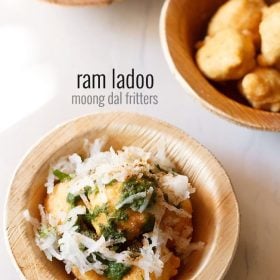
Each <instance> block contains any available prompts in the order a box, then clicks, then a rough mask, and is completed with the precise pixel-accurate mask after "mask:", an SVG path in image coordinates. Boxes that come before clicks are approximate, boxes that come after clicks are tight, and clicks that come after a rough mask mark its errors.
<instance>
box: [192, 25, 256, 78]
mask: <svg viewBox="0 0 280 280" xmlns="http://www.w3.org/2000/svg"><path fill="white" fill-rule="evenodd" d="M196 60H197V64H198V66H199V68H200V70H201V71H202V72H203V73H204V74H205V75H206V76H207V77H208V78H209V79H211V80H214V81H227V80H238V79H240V78H242V77H243V76H244V75H245V74H246V73H248V72H249V71H251V70H252V69H253V68H254V67H255V47H254V44H253V40H252V38H251V37H250V36H246V35H244V34H242V33H240V32H239V31H237V30H235V29H233V28H227V29H223V30H221V31H219V32H218V33H216V34H215V35H214V36H213V37H206V39H205V41H204V42H203V44H202V46H201V47H200V48H199V49H198V51H197V54H196Z"/></svg>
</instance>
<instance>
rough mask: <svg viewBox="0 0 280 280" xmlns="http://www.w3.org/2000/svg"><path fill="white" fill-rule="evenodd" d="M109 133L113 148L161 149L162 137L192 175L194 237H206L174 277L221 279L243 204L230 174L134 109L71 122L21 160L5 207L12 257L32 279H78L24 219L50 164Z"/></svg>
mask: <svg viewBox="0 0 280 280" xmlns="http://www.w3.org/2000/svg"><path fill="white" fill-rule="evenodd" d="M102 136H106V137H107V138H108V144H107V145H106V147H105V149H107V148H109V147H110V146H113V147H114V148H115V149H120V148H121V147H123V146H129V145H134V146H139V147H142V148H144V149H145V150H148V151H152V152H155V151H156V147H157V146H158V145H159V143H160V142H161V141H164V143H165V145H166V148H167V154H168V156H169V157H170V159H171V160H172V161H174V163H175V164H176V165H177V168H178V169H179V170H180V171H181V172H182V173H184V174H187V175H188V176H189V178H190V181H191V183H192V185H193V186H194V187H195V188H196V193H195V194H194V195H193V196H192V204H193V209H194V215H193V223H194V234H193V240H194V241H203V242H205V244H206V246H205V248H204V249H203V250H202V251H197V252H194V253H193V254H192V255H191V256H190V258H189V259H188V263H187V265H186V266H184V267H183V268H182V269H181V271H180V274H179V276H178V277H176V279H180V280H183V279H184V280H186V279H203V280H206V279H207V280H211V279H213V280H217V279H221V278H222V277H223V275H224V273H225V272H226V270H227V268H228V266H229V264H230V262H231V260H232V257H233V255H234V252H235V248H236V245H237V240H238V234H239V212H238V205H237V202H236V199H235V196H234V193H233V190H232V187H231V183H230V180H229V178H228V177H227V175H226V173H225V171H224V170H223V168H222V167H221V165H220V164H219V163H218V162H217V160H216V159H215V158H214V157H213V156H212V155H211V154H210V153H209V152H208V151H207V150H206V149H205V148H204V147H202V146H201V145H200V144H198V143H197V142H196V141H194V140H193V139H191V138H190V137H189V136H187V135H186V134H185V133H184V132H182V131H181V130H179V129H177V128H175V127H172V126H170V125H168V124H166V123H164V122H161V121H158V120H155V119H152V118H149V117H145V116H141V115H138V114H133V113H99V114H95V115H89V116H85V117H82V118H79V119H76V120H73V121H71V122H69V123H67V124H65V125H63V126H61V127H59V128H57V129H56V130H54V131H53V132H51V133H50V134H49V135H48V136H46V137H45V138H44V139H43V140H41V141H40V143H39V144H38V145H37V146H35V147H34V148H33V149H32V151H31V152H30V153H29V154H28V156H27V157H26V158H25V159H24V160H23V162H22V163H21V165H20V167H19V168H18V170H17V172H16V174H15V177H14V179H13V181H12V184H11V187H10V192H9V196H8V201H7V209H6V215H7V216H6V233H7V238H8V242H9V245H10V248H11V252H12V254H13V256H14V259H15V261H16V263H17V265H18V267H19V268H20V270H21V271H22V273H23V275H24V276H25V278H26V279H28V280H41V279H59V280H64V279H73V277H72V276H71V275H67V274H66V272H65V271H64V266H63V264H62V263H59V262H49V261H48V260H47V259H46V257H45V256H44V254H43V253H42V252H41V251H40V250H39V248H38V247H37V246H36V245H35V242H34V232H33V230H32V226H31V225H30V224H29V223H28V222H26V221H25V220H24V219H23V216H22V212H23V210H25V209H29V211H30V213H31V215H32V216H34V217H37V218H38V217H39V212H38V208H37V206H38V204H39V203H42V202H43V200H44V197H45V195H46V189H45V187H44V183H45V180H46V177H47V174H48V168H49V164H50V163H52V162H53V161H56V160H57V159H58V158H59V157H61V156H64V155H68V154H71V153H74V152H78V153H81V152H82V150H83V142H84V139H85V138H87V139H89V140H91V141H93V140H94V139H95V138H99V137H102Z"/></svg>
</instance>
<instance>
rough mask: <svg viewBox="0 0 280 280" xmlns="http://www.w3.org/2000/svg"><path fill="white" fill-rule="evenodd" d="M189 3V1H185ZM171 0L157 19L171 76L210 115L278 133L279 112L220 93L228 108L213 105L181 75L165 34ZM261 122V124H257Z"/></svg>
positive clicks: (244, 125)
mask: <svg viewBox="0 0 280 280" xmlns="http://www.w3.org/2000/svg"><path fill="white" fill-rule="evenodd" d="M187 1H191V0H187ZM172 2H173V0H165V2H164V4H163V6H162V9H161V13H160V19H159V35H160V42H161V47H162V51H163V54H164V57H165V60H166V62H167V64H168V66H169V69H170V71H171V74H172V75H173V76H175V79H176V80H177V81H178V82H179V83H180V84H181V86H182V87H183V88H184V89H185V90H186V91H187V93H190V95H191V96H193V97H194V98H195V99H196V100H198V101H199V102H200V103H201V104H202V105H203V106H204V107H205V108H206V109H208V110H210V111H211V112H212V113H214V114H216V115H218V116H219V117H222V118H223V119H226V120H229V121H231V122H232V123H235V124H237V125H240V126H243V127H247V128H253V129H257V130H263V131H273V132H279V131H280V112H279V113H273V112H268V111H264V110H258V109H254V108H251V107H249V106H246V105H243V104H241V103H239V102H237V101H235V100H233V99H231V98H229V97H227V96H225V95H224V94H223V93H222V92H220V93H221V96H217V97H218V98H220V99H222V100H223V102H224V103H225V102H226V103H228V104H229V105H230V106H228V108H227V107H225V106H221V105H220V104H214V102H212V101H211V100H209V98H208V97H207V94H205V93H204V92H199V91H196V90H195V89H194V87H193V84H192V81H190V80H188V77H187V75H184V74H182V73H181V71H180V69H179V67H178V65H177V64H176V62H175V59H174V55H173V54H172V48H173V47H172V46H171V44H170V41H172V40H169V34H168V32H167V28H166V26H167V24H168V20H169V18H168V11H169V8H170V5H171V4H172ZM202 79H203V80H205V81H207V83H208V84H209V85H210V83H209V81H208V80H207V79H206V78H205V77H203V76H201V79H200V80H202ZM213 88H214V89H215V91H217V92H219V91H218V90H217V89H216V88H215V87H213ZM240 113H243V116H242V117H241V116H240ZM258 121H261V122H262V123H258Z"/></svg>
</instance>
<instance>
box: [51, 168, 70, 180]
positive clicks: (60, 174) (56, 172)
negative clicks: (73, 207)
mask: <svg viewBox="0 0 280 280" xmlns="http://www.w3.org/2000/svg"><path fill="white" fill-rule="evenodd" d="M53 175H54V176H55V177H56V178H57V179H58V180H59V181H60V182H65V181H69V180H71V179H72V177H71V175H69V174H67V173H64V172H62V171H60V170H58V169H55V170H54V171H53Z"/></svg>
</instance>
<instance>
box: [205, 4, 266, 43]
mask: <svg viewBox="0 0 280 280" xmlns="http://www.w3.org/2000/svg"><path fill="white" fill-rule="evenodd" d="M264 7H265V3H264V1H263V0H230V1H228V2H226V3H225V4H224V5H222V6H221V7H220V8H219V9H218V11H217V12H216V13H215V15H214V16H213V17H212V19H211V21H210V23H209V26H208V35H210V36H213V35H214V34H216V33H217V32H219V31H220V30H222V29H226V28H234V29H236V30H238V31H240V32H242V33H244V34H249V35H251V36H252V37H253V40H254V42H255V43H257V44H258V43H259V40H260V35H259V24H260V22H261V18H262V9H263V8H264Z"/></svg>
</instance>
